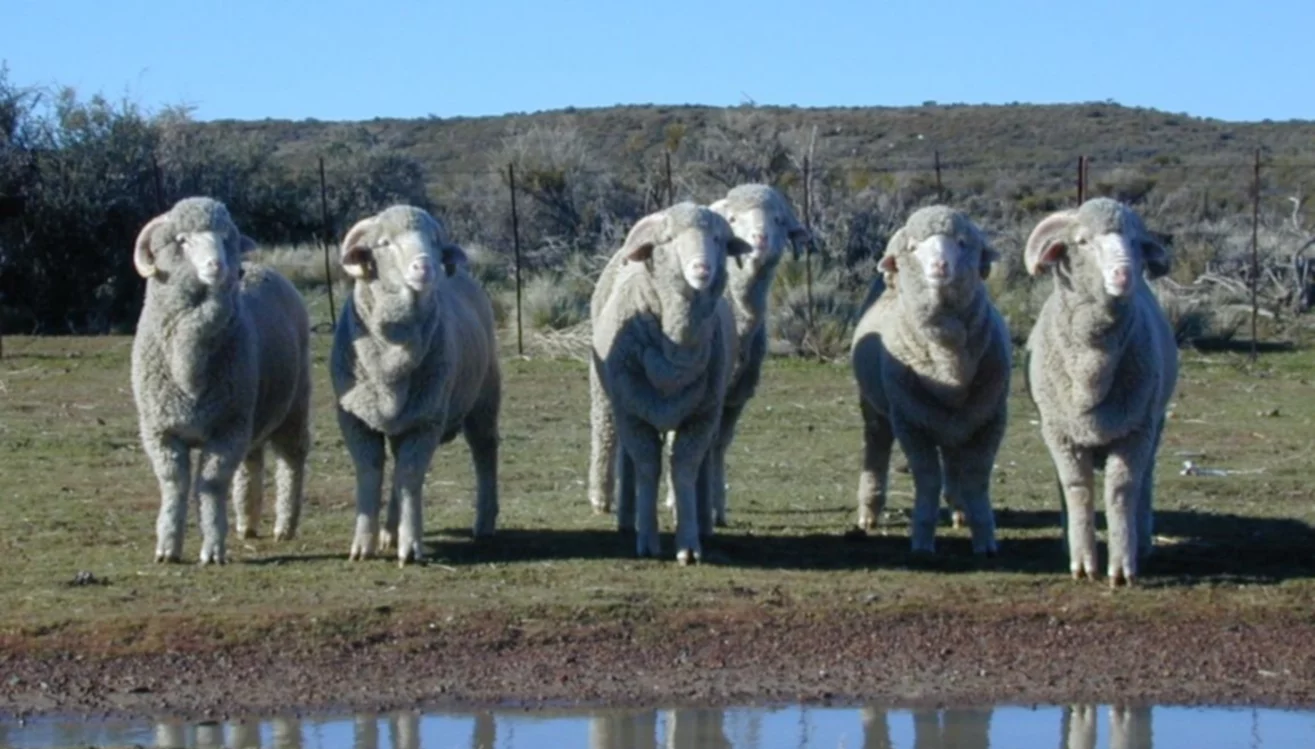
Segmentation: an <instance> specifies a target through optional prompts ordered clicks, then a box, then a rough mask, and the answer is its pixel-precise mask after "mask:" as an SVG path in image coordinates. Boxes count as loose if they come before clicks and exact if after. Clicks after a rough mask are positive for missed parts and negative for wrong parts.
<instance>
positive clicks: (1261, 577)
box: [996, 509, 1315, 585]
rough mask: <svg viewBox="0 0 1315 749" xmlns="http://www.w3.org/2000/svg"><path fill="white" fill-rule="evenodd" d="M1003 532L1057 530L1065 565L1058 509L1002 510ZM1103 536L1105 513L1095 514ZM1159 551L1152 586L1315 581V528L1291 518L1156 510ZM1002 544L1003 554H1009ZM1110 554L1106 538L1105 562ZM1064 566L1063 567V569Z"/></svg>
mask: <svg viewBox="0 0 1315 749" xmlns="http://www.w3.org/2000/svg"><path fill="white" fill-rule="evenodd" d="M996 526H997V527H999V528H1002V529H1017V530H1046V529H1050V530H1051V531H1052V534H1051V535H1052V537H1053V541H1052V542H1051V543H1052V549H1051V550H1050V552H1049V555H1050V556H1051V557H1053V558H1054V559H1057V560H1059V561H1060V562H1061V563H1062V562H1064V561H1065V556H1064V554H1065V551H1064V548H1063V539H1062V529H1061V527H1060V515H1059V511H1058V510H1054V511H1049V510H1045V511H1026V510H1008V509H1004V510H998V511H997V512H996ZM1096 527H1097V532H1098V533H1100V534H1101V535H1102V536H1103V533H1104V530H1105V513H1104V512H1103V511H1100V510H1098V511H1097V512H1096ZM1154 533H1155V537H1156V542H1155V550H1154V552H1153V553H1152V555H1151V557H1150V559H1149V560H1147V562H1146V563H1145V564H1144V566H1143V569H1142V574H1143V576H1144V577H1146V578H1147V582H1148V583H1149V582H1156V583H1158V584H1165V585H1190V584H1196V583H1201V582H1216V583H1219V582H1249V583H1267V584H1274V583H1279V582H1283V581H1285V580H1294V579H1303V578H1315V554H1312V553H1311V549H1312V548H1315V527H1312V526H1310V525H1309V524H1307V523H1304V522H1302V521H1300V520H1293V519H1291V518H1263V517H1254V516H1247V515H1236V514H1232V513H1215V512H1196V511H1190V512H1189V511H1184V510H1156V512H1155V527H1154ZM1012 548H1013V540H1012V539H1010V540H1009V541H1008V548H1006V547H1005V545H1003V544H1002V547H1001V550H1002V556H1005V555H1007V554H1009V553H1010V552H1009V550H1010V549H1012ZM1107 553H1108V550H1107V549H1106V547H1105V543H1104V541H1103V540H1102V541H1101V543H1100V554H1101V559H1102V560H1103V559H1106V558H1107V557H1106V556H1105V555H1106V554H1107ZM1061 568H1062V565H1061Z"/></svg>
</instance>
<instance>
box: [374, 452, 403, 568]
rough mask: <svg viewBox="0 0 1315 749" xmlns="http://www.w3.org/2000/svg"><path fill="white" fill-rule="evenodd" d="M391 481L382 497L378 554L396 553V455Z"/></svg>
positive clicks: (398, 497) (398, 504) (399, 502)
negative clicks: (382, 518)
mask: <svg viewBox="0 0 1315 749" xmlns="http://www.w3.org/2000/svg"><path fill="white" fill-rule="evenodd" d="M393 466H394V467H393V480H392V483H391V485H390V486H389V487H388V493H387V494H383V495H382V499H383V503H384V506H383V508H382V509H383V514H384V520H383V523H382V524H380V526H379V553H380V554H391V553H393V552H394V551H397V524H398V520H399V513H400V511H401V510H400V508H401V507H402V485H401V484H400V483H399V482H398V480H397V468H396V466H397V453H396V452H394V453H393Z"/></svg>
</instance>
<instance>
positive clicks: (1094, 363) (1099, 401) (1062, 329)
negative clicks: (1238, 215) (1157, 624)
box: [1024, 198, 1178, 586]
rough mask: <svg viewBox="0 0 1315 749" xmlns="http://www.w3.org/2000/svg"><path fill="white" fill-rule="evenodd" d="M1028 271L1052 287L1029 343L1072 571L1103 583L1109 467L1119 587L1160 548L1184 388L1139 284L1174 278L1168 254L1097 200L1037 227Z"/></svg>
mask: <svg viewBox="0 0 1315 749" xmlns="http://www.w3.org/2000/svg"><path fill="white" fill-rule="evenodd" d="M1024 259H1025V261H1026V263H1027V269H1028V272H1029V273H1031V274H1032V275H1034V276H1035V275H1040V274H1042V273H1045V272H1047V271H1052V272H1053V276H1054V289H1053V291H1052V292H1051V294H1050V297H1049V298H1048V299H1047V300H1046V303H1045V305H1044V306H1043V307H1042V308H1041V314H1040V315H1039V316H1038V317H1037V321H1036V326H1035V327H1034V328H1033V329H1032V333H1031V335H1030V336H1029V338H1028V350H1029V361H1028V386H1029V391H1030V393H1031V396H1032V399H1033V401H1034V402H1035V403H1036V406H1037V410H1038V411H1039V412H1040V416H1041V434H1042V437H1043V438H1044V440H1045V443H1046V447H1047V448H1048V449H1049V450H1050V456H1051V458H1052V460H1053V461H1054V464H1055V470H1056V473H1057V475H1058V478H1059V483H1060V486H1061V490H1062V493H1063V497H1064V506H1063V510H1064V514H1065V525H1066V534H1067V536H1066V537H1067V543H1068V550H1069V569H1070V571H1071V572H1072V574H1073V576H1074V578H1082V577H1093V578H1094V577H1095V576H1096V529H1095V517H1094V514H1095V510H1094V506H1093V504H1094V490H1093V486H1094V476H1093V471H1094V470H1095V469H1097V468H1100V467H1102V466H1103V467H1104V470H1105V513H1106V523H1107V526H1108V528H1109V576H1110V584H1111V585H1115V586H1117V585H1119V584H1121V583H1132V582H1133V581H1134V580H1135V578H1136V576H1137V568H1138V563H1139V558H1141V557H1144V556H1146V555H1147V554H1149V553H1150V551H1151V543H1152V536H1151V524H1152V515H1151V504H1152V502H1151V494H1152V490H1153V481H1154V472H1155V453H1156V450H1157V449H1158V447H1159V444H1160V436H1161V433H1162V432H1163V430H1164V422H1165V413H1166V409H1167V407H1168V405H1169V398H1170V397H1171V396H1172V395H1173V390H1174V387H1175V385H1176V384H1177V380H1178V348H1177V344H1176V343H1175V341H1174V336H1173V331H1172V330H1171V329H1170V327H1169V322H1168V320H1167V319H1166V317H1165V315H1164V312H1163V311H1162V310H1161V309H1160V305H1159V303H1158V302H1156V300H1155V296H1154V295H1153V294H1152V293H1151V290H1150V288H1149V286H1148V285H1147V284H1146V282H1145V281H1144V280H1143V278H1142V273H1143V271H1145V273H1146V275H1148V276H1149V277H1150V278H1159V277H1160V276H1163V275H1165V274H1166V273H1168V272H1169V256H1168V253H1167V252H1166V251H1165V249H1164V247H1163V246H1161V245H1160V243H1159V242H1158V241H1157V240H1156V239H1155V238H1154V237H1153V236H1152V235H1151V234H1150V233H1149V232H1148V231H1147V230H1146V228H1145V226H1143V225H1142V221H1141V218H1140V217H1139V216H1138V215H1137V214H1136V213H1135V212H1134V211H1133V210H1132V209H1131V208H1128V207H1127V206H1125V205H1123V204H1122V203H1119V202H1117V201H1115V200H1111V199H1109V198H1094V199H1092V200H1089V201H1087V202H1086V203H1083V204H1082V206H1081V207H1080V208H1077V209H1070V210H1064V211H1058V212H1056V213H1053V214H1051V215H1050V216H1047V217H1046V218H1045V219H1043V220H1042V221H1041V222H1040V223H1039V224H1037V226H1036V228H1035V229H1033V230H1032V234H1031V236H1029V237H1028V240H1027V248H1026V252H1025V256H1024Z"/></svg>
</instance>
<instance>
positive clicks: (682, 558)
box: [676, 549, 703, 567]
mask: <svg viewBox="0 0 1315 749" xmlns="http://www.w3.org/2000/svg"><path fill="white" fill-rule="evenodd" d="M701 561H703V554H702V553H700V552H697V551H691V550H690V549H681V550H680V551H678V552H676V563H677V564H679V565H680V566H682V567H687V566H689V565H691V564H698V563H699V562H701Z"/></svg>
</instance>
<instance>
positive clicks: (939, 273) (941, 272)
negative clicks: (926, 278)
mask: <svg viewBox="0 0 1315 749" xmlns="http://www.w3.org/2000/svg"><path fill="white" fill-rule="evenodd" d="M931 272H932V275H933V276H935V277H937V278H944V277H946V276H948V275H950V264H949V263H948V262H946V261H944V260H934V261H932V264H931Z"/></svg>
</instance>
